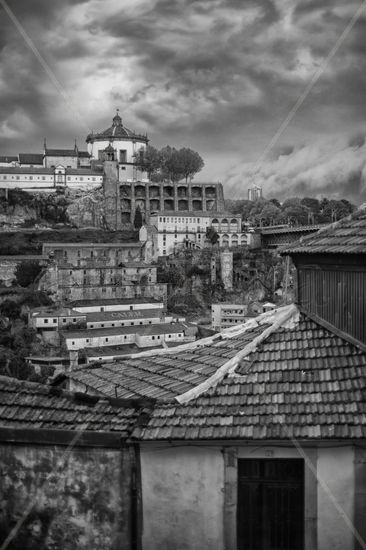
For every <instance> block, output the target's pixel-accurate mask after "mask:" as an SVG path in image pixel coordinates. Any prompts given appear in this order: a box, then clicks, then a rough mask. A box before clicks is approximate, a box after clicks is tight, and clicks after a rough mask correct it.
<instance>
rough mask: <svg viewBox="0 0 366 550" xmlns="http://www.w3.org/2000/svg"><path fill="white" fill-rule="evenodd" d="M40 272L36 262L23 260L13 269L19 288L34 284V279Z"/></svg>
mask: <svg viewBox="0 0 366 550" xmlns="http://www.w3.org/2000/svg"><path fill="white" fill-rule="evenodd" d="M41 271H42V267H41V266H40V265H39V263H38V262H37V261H32V260H28V261H27V260H25V261H23V262H20V263H19V264H18V265H17V266H16V268H15V279H16V282H17V283H18V285H19V286H23V287H27V286H29V285H31V284H32V283H34V281H35V278H36V277H37V275H39V273H40V272H41Z"/></svg>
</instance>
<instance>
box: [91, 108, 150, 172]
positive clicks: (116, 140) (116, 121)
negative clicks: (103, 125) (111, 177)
mask: <svg viewBox="0 0 366 550" xmlns="http://www.w3.org/2000/svg"><path fill="white" fill-rule="evenodd" d="M148 141H149V140H148V138H147V136H146V135H142V134H136V133H135V132H134V131H131V130H129V129H128V128H126V127H125V126H124V125H123V124H122V119H121V117H120V116H119V115H118V113H117V114H116V115H115V116H114V117H113V121H112V126H111V127H110V128H107V129H106V130H104V131H102V132H97V133H94V132H93V133H91V134H89V135H88V136H87V138H86V142H87V144H88V152H89V154H90V155H91V158H92V159H95V160H99V161H100V162H103V161H104V160H108V161H115V162H117V163H118V179H119V181H121V182H123V181H131V182H132V181H146V182H147V181H148V179H147V177H146V173H144V172H142V171H141V170H139V169H137V167H136V165H135V161H136V158H137V156H138V155H139V154H141V152H142V151H143V150H144V149H145V148H146V146H147V144H148Z"/></svg>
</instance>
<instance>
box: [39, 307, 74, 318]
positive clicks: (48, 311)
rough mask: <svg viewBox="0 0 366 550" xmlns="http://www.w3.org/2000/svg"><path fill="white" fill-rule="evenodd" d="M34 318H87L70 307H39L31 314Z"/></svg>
mask: <svg viewBox="0 0 366 550" xmlns="http://www.w3.org/2000/svg"><path fill="white" fill-rule="evenodd" d="M30 313H31V315H32V317H37V318H39V319H41V318H49V317H83V318H85V313H80V312H79V311H76V310H75V309H72V308H70V307H50V306H44V307H42V306H41V307H37V308H34V309H32V311H31V312H30Z"/></svg>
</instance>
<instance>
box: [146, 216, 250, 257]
mask: <svg viewBox="0 0 366 550" xmlns="http://www.w3.org/2000/svg"><path fill="white" fill-rule="evenodd" d="M150 224H151V225H152V226H153V227H154V228H155V232H154V233H152V238H153V240H154V241H155V242H154V251H155V254H156V255H157V256H168V255H169V254H173V253H174V252H175V251H176V250H179V249H182V248H187V249H200V248H204V247H206V246H209V245H210V244H211V241H210V240H209V239H208V238H207V230H208V229H209V228H210V227H212V228H213V229H214V230H215V231H216V233H218V236H219V240H218V244H219V246H221V247H228V248H230V247H235V246H239V245H245V244H247V235H246V234H245V233H242V232H241V217H240V216H233V215H230V214H218V213H213V212H212V213H211V212H210V213H209V212H179V211H177V212H161V213H158V214H155V215H152V216H150Z"/></svg>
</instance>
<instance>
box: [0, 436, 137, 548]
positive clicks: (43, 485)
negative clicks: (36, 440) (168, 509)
mask: <svg viewBox="0 0 366 550" xmlns="http://www.w3.org/2000/svg"><path fill="white" fill-rule="evenodd" d="M65 451H66V447H59V446H52V445H47V446H46V445H39V446H36V445H35V446H29V445H27V446H26V445H12V444H2V445H0V546H1V544H2V543H3V542H4V541H5V539H6V537H7V535H8V534H9V533H10V531H11V530H12V529H13V528H14V526H16V524H17V522H18V520H19V519H20V518H22V516H23V515H24V512H25V511H27V510H28V512H29V513H28V514H26V515H25V521H24V522H23V524H22V526H21V527H20V529H19V531H18V532H17V535H16V537H15V538H14V539H13V541H12V542H11V543H10V544H9V546H7V548H8V549H9V550H40V549H47V550H74V549H76V548H77V549H78V550H82V549H87V550H101V549H102V548H103V550H117V549H118V550H130V548H131V546H130V540H131V534H130V524H131V508H130V500H131V497H130V495H131V489H130V488H131V463H130V454H129V453H128V451H127V450H118V449H115V450H113V449H103V448H73V449H72V450H71V451H70V452H69V451H67V452H65ZM32 504H33V506H32Z"/></svg>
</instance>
